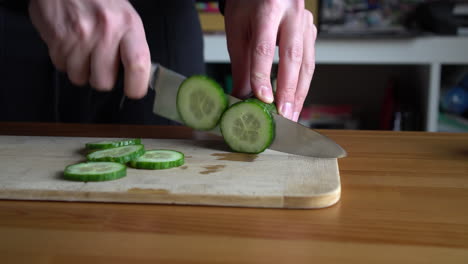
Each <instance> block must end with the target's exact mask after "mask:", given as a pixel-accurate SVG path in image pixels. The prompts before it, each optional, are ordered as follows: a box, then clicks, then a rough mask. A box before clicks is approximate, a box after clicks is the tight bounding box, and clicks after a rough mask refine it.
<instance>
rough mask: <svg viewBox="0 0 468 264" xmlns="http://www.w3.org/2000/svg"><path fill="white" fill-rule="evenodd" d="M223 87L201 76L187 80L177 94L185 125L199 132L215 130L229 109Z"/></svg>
mask: <svg viewBox="0 0 468 264" xmlns="http://www.w3.org/2000/svg"><path fill="white" fill-rule="evenodd" d="M228 104H229V103H228V99H227V97H226V95H225V94H224V91H223V89H222V88H221V86H220V85H219V84H218V83H216V82H215V81H214V80H212V79H210V78H208V77H206V76H201V75H194V76H191V77H189V78H187V79H186V80H185V81H183V82H182V84H181V85H180V87H179V91H178V92H177V111H178V112H179V114H180V117H181V118H182V120H183V121H184V123H185V124H186V125H187V126H189V127H191V128H194V129H197V130H210V129H212V128H214V127H215V126H216V125H217V124H218V122H219V119H220V117H221V115H222V114H223V112H224V111H225V110H226V108H227V107H228Z"/></svg>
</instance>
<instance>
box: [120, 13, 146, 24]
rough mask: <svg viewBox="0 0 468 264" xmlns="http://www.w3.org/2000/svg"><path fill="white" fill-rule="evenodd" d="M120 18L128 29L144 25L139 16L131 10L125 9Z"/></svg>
mask: <svg viewBox="0 0 468 264" xmlns="http://www.w3.org/2000/svg"><path fill="white" fill-rule="evenodd" d="M120 17H121V21H122V23H123V25H126V26H128V27H132V26H135V25H139V24H141V23H142V22H141V19H140V17H139V16H138V14H137V13H136V12H135V11H134V10H133V9H130V8H127V9H124V10H123V11H122V13H121V14H120Z"/></svg>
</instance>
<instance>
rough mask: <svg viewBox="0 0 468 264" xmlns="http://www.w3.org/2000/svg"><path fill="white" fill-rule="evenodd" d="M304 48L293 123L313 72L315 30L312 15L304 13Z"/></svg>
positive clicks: (297, 116) (300, 108)
mask: <svg viewBox="0 0 468 264" xmlns="http://www.w3.org/2000/svg"><path fill="white" fill-rule="evenodd" d="M303 22H304V48H303V56H302V65H301V69H300V72H299V81H298V84H297V89H296V96H295V97H296V98H295V101H294V111H293V121H296V122H297V120H298V119H299V114H300V113H301V110H302V106H303V105H304V100H305V99H306V97H307V93H308V91H309V88H310V82H311V80H312V76H313V75H314V70H315V39H316V35H317V29H316V28H315V25H314V22H313V17H312V13H310V12H309V11H305V12H304V21H303Z"/></svg>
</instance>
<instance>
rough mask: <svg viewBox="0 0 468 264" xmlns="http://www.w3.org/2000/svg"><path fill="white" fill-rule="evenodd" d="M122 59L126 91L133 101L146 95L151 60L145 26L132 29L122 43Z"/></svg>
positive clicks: (125, 35)
mask: <svg viewBox="0 0 468 264" xmlns="http://www.w3.org/2000/svg"><path fill="white" fill-rule="evenodd" d="M120 57H121V59H122V63H123V65H124V69H125V80H124V85H125V88H124V91H125V94H126V95H127V96H128V97H129V98H132V99H140V98H142V97H143V96H145V95H146V92H147V90H148V82H149V77H150V69H151V58H150V52H149V47H148V43H147V42H146V36H145V32H144V29H143V25H142V24H141V25H139V26H135V27H132V28H131V29H130V30H128V31H127V32H126V33H125V34H124V36H123V37H122V40H121V42H120Z"/></svg>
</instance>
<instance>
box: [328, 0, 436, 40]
mask: <svg viewBox="0 0 468 264" xmlns="http://www.w3.org/2000/svg"><path fill="white" fill-rule="evenodd" d="M425 1H427V0H392V1H378V0H373V1H370V0H353V1H349V0H321V1H320V12H319V33H320V37H356V36H359V37H411V36H414V34H413V32H410V31H408V30H407V28H406V27H405V23H404V22H405V21H406V18H407V16H408V14H410V13H411V12H412V11H413V10H414V9H415V8H416V7H417V6H418V4H420V3H423V2H425Z"/></svg>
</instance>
